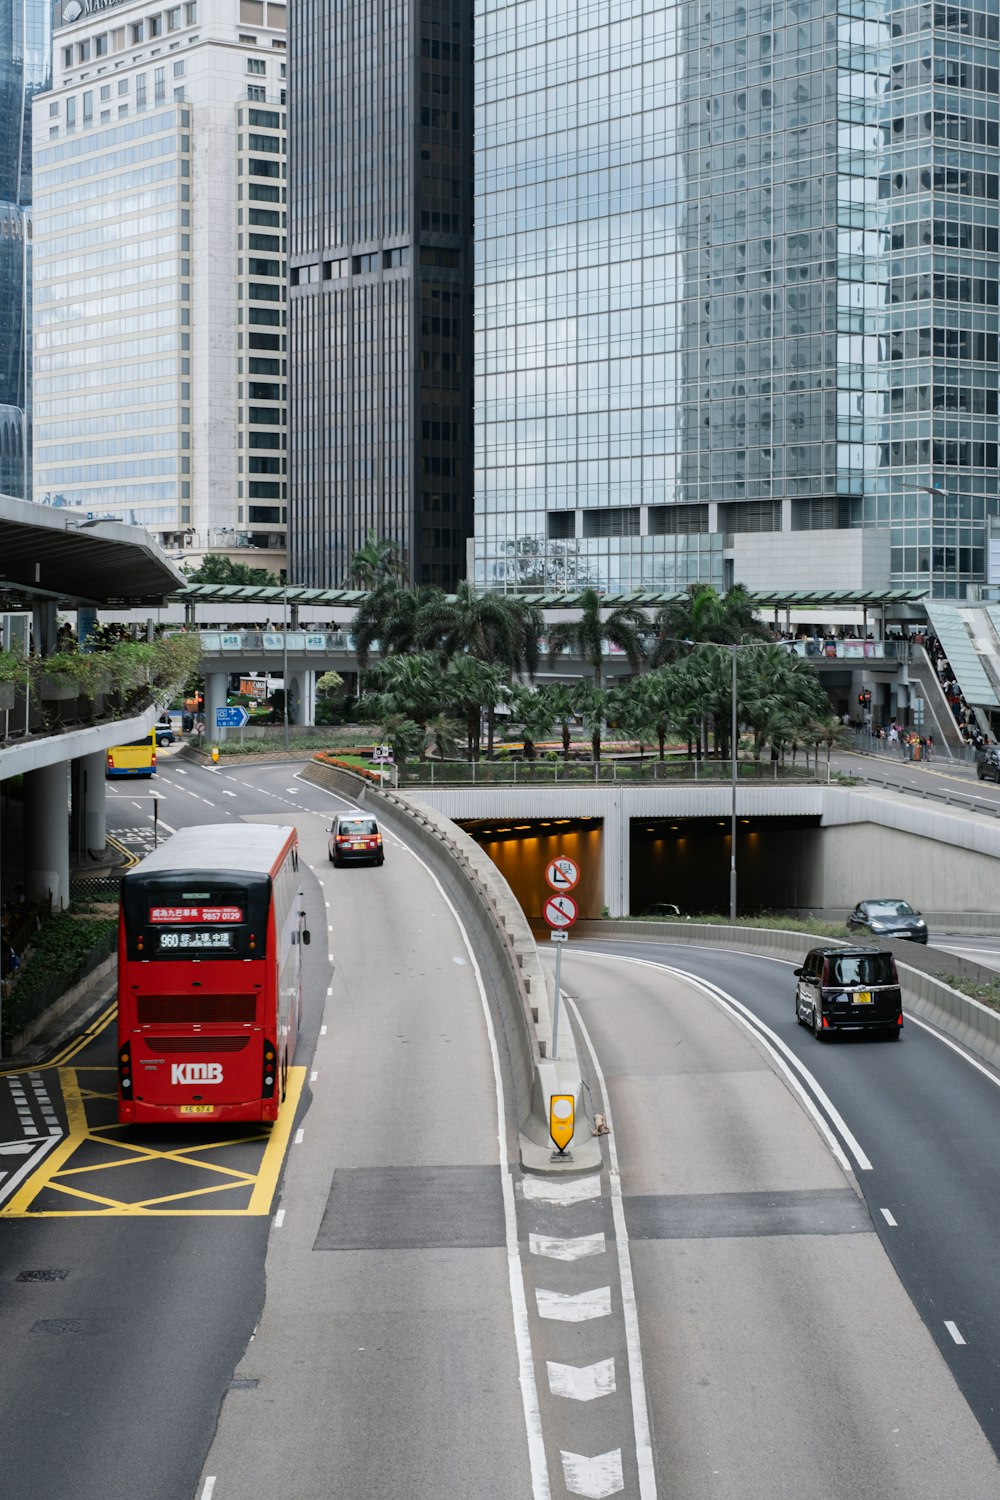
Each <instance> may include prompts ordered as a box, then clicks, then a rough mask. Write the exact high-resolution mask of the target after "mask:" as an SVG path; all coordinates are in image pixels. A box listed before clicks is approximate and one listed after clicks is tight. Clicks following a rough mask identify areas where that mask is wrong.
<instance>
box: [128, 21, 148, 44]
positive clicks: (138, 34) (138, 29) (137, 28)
mask: <svg viewBox="0 0 1000 1500" xmlns="http://www.w3.org/2000/svg"><path fill="white" fill-rule="evenodd" d="M144 36H145V33H144V31H143V26H142V22H141V21H133V22H132V25H131V26H130V27H129V29H128V37H129V42H130V44H131V45H132V46H133V47H138V46H140V45H141V43H142V41H143V39H144Z"/></svg>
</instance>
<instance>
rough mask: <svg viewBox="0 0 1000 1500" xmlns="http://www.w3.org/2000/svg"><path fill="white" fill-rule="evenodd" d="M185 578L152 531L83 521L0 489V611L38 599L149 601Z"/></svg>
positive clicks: (112, 604)
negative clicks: (156, 541)
mask: <svg viewBox="0 0 1000 1500" xmlns="http://www.w3.org/2000/svg"><path fill="white" fill-rule="evenodd" d="M183 583H184V575H183V573H181V571H180V569H179V568H177V567H175V566H174V564H173V563H172V562H171V561H170V559H169V558H168V557H167V556H166V554H165V553H164V552H162V551H161V550H160V548H159V547H158V546H157V544H156V543H155V542H154V541H153V539H152V537H151V536H149V534H148V533H147V532H145V531H143V530H142V529H141V528H140V527H138V526H125V525H123V524H122V523H121V522H119V521H83V522H80V521H79V520H77V519H76V518H75V516H74V517H73V518H71V517H70V516H69V515H68V514H67V512H66V511H63V510H56V509H54V508H53V507H52V506H49V505H35V504H33V503H32V502H31V501H30V500H15V499H14V498H13V497H11V496H9V495H0V610H19V609H26V608H30V607H31V605H32V603H35V602H37V601H39V600H55V601H56V602H57V603H59V604H64V605H67V606H70V607H73V606H75V605H79V604H83V605H93V606H95V607H100V606H103V607H105V608H107V609H136V608H143V607H147V608H152V607H154V606H155V605H158V604H160V603H161V602H162V601H163V600H164V599H166V598H167V597H168V596H169V595H171V594H175V593H176V592H177V589H178V587H179V586H181V585H183Z"/></svg>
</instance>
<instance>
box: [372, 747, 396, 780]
mask: <svg viewBox="0 0 1000 1500" xmlns="http://www.w3.org/2000/svg"><path fill="white" fill-rule="evenodd" d="M372 762H373V763H374V764H375V765H376V766H378V784H379V786H380V787H384V786H385V768H386V766H391V765H392V764H393V758H392V746H391V745H376V746H375V749H374V750H373V751H372Z"/></svg>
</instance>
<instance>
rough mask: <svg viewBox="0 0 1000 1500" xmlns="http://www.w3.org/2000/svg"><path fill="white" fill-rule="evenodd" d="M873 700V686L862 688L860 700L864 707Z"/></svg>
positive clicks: (859, 695)
mask: <svg viewBox="0 0 1000 1500" xmlns="http://www.w3.org/2000/svg"><path fill="white" fill-rule="evenodd" d="M871 701H872V692H871V688H862V689H861V692H860V693H859V694H858V702H859V703H860V704H861V705H862V706H863V707H866V706H867V705H868V704H869V703H870V702H871Z"/></svg>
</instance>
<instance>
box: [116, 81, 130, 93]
mask: <svg viewBox="0 0 1000 1500" xmlns="http://www.w3.org/2000/svg"><path fill="white" fill-rule="evenodd" d="M118 92H119V94H127V93H128V79H127V78H119V80H118Z"/></svg>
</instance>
